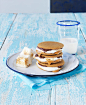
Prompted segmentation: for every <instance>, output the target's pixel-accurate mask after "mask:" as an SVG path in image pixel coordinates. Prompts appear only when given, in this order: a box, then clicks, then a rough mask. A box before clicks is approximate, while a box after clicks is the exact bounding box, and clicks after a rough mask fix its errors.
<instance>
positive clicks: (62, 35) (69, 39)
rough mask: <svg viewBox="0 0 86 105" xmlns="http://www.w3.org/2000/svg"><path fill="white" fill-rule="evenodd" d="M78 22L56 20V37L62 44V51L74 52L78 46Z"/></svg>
mask: <svg viewBox="0 0 86 105" xmlns="http://www.w3.org/2000/svg"><path fill="white" fill-rule="evenodd" d="M79 24H80V22H78V21H73V20H63V21H58V22H57V25H58V39H59V41H60V42H61V43H63V44H64V48H63V51H65V52H67V53H70V54H75V53H76V52H77V47H78V39H79Z"/></svg>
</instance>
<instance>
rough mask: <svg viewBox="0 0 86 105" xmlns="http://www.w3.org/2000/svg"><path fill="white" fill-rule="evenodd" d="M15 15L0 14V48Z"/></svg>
mask: <svg viewBox="0 0 86 105" xmlns="http://www.w3.org/2000/svg"><path fill="white" fill-rule="evenodd" d="M15 16H16V15H15V14H0V47H1V45H2V43H3V41H4V39H5V37H6V36H7V34H8V32H9V29H10V28H11V25H12V23H13V21H14V19H15Z"/></svg>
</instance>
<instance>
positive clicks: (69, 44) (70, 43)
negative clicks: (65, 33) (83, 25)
mask: <svg viewBox="0 0 86 105" xmlns="http://www.w3.org/2000/svg"><path fill="white" fill-rule="evenodd" d="M60 42H61V43H63V44H64V48H63V50H64V51H65V52H68V53H70V54H75V53H76V52H77V46H78V40H77V39H76V38H62V39H60Z"/></svg>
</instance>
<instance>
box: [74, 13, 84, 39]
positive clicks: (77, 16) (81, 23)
mask: <svg viewBox="0 0 86 105" xmlns="http://www.w3.org/2000/svg"><path fill="white" fill-rule="evenodd" d="M75 17H76V19H77V20H78V21H80V28H81V31H82V34H83V37H84V38H85V40H86V13H75Z"/></svg>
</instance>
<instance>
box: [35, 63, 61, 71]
mask: <svg viewBox="0 0 86 105" xmlns="http://www.w3.org/2000/svg"><path fill="white" fill-rule="evenodd" d="M37 65H38V67H39V68H41V69H43V70H46V71H55V70H59V69H60V68H58V67H44V66H41V65H39V64H38V61H37Z"/></svg>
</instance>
